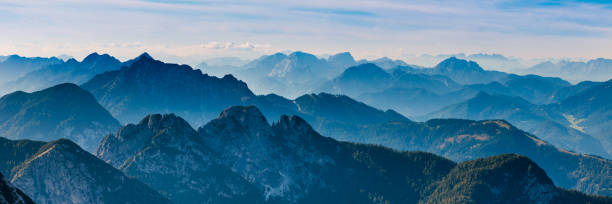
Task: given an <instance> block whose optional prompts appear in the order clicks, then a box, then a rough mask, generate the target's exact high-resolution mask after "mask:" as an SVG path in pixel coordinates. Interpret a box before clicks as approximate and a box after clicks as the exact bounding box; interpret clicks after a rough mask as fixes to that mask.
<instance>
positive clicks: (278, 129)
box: [98, 106, 607, 203]
mask: <svg viewBox="0 0 612 204" xmlns="http://www.w3.org/2000/svg"><path fill="white" fill-rule="evenodd" d="M493 125H504V123H498V124H493ZM501 128H504V127H501ZM508 128H509V127H508ZM470 138H471V137H470ZM468 139H469V138H468ZM457 140H460V139H457ZM449 145H450V144H449ZM98 156H99V157H100V158H102V159H103V160H105V161H107V162H109V163H111V164H113V165H115V166H117V167H119V168H120V169H122V170H123V171H124V172H126V173H127V174H128V175H132V176H135V177H136V178H139V179H142V180H143V181H144V182H145V183H147V184H149V185H151V186H153V188H155V189H157V190H159V191H161V192H163V193H164V194H165V195H167V196H169V197H170V198H171V199H172V200H173V201H175V202H181V203H202V202H221V201H223V202H226V203H228V202H230V203H241V202H245V199H246V200H248V202H249V203H254V202H261V203H372V202H382V203H386V202H388V203H418V202H423V203H427V202H441V203H444V202H449V203H452V201H466V203H483V202H484V203H486V202H487V200H488V199H490V200H492V201H498V202H502V203H503V202H505V201H507V200H511V201H516V202H540V203H556V202H560V201H561V200H560V199H561V198H563V199H565V198H572V199H574V200H581V201H588V202H595V203H597V202H602V203H603V202H607V200H606V198H595V197H589V196H585V195H583V194H579V193H574V194H572V192H568V191H565V190H562V189H558V188H556V187H555V186H554V184H553V183H552V181H551V179H550V178H548V177H547V176H546V174H545V173H544V171H543V170H542V169H540V168H539V167H538V166H537V165H536V164H535V163H533V162H532V161H531V160H529V159H528V158H526V157H522V156H518V155H511V154H510V155H502V156H498V157H491V158H486V159H480V160H474V161H468V162H464V163H459V164H456V163H454V162H452V161H450V160H447V159H444V158H442V157H439V156H436V155H433V154H429V153H423V152H398V151H394V150H391V149H388V148H385V147H382V146H376V145H363V144H355V143H346V142H338V141H336V140H333V139H331V138H327V137H323V136H321V135H319V134H318V133H317V132H316V131H314V130H313V129H312V127H311V126H310V125H309V124H308V123H307V122H306V121H304V120H303V119H301V118H300V117H297V116H281V118H280V120H278V121H277V122H274V123H273V124H269V123H268V121H267V120H266V118H265V117H264V116H263V114H262V113H261V112H260V111H259V110H258V109H257V108H255V107H253V106H247V107H244V106H235V107H230V108H227V109H225V110H224V111H223V112H222V113H221V114H220V115H219V117H218V118H217V119H214V120H212V121H211V122H209V123H207V124H206V125H204V126H202V127H200V128H199V129H198V131H197V133H196V132H195V131H194V130H193V129H192V128H191V127H189V125H188V124H187V123H186V122H185V121H184V120H182V119H181V118H179V117H176V116H174V115H150V116H147V117H146V118H145V119H143V120H142V121H141V122H140V123H138V124H136V125H128V126H125V127H124V128H122V129H121V130H120V131H119V132H118V133H117V134H116V135H109V136H107V138H106V139H105V140H104V142H103V143H102V144H101V145H100V148H99V149H98ZM458 189H459V190H458ZM189 196H191V197H189Z"/></svg>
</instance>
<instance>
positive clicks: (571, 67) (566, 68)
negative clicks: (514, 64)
mask: <svg viewBox="0 0 612 204" xmlns="http://www.w3.org/2000/svg"><path fill="white" fill-rule="evenodd" d="M520 73H530V74H537V75H541V76H555V77H561V78H563V79H565V80H568V81H570V82H572V83H578V82H581V81H607V80H609V79H610V78H612V60H610V59H604V58H597V59H592V60H589V61H586V62H577V61H568V60H563V61H560V62H556V63H555V62H550V61H546V62H542V63H539V64H537V65H534V66H533V67H531V68H529V69H526V70H521V71H520Z"/></svg>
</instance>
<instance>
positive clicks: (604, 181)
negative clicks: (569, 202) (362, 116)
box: [345, 119, 612, 195]
mask: <svg viewBox="0 0 612 204" xmlns="http://www.w3.org/2000/svg"><path fill="white" fill-rule="evenodd" d="M345 138H346V139H345V140H347V141H354V142H363V143H370V144H379V145H384V146H388V147H391V148H394V149H398V150H409V151H427V152H432V153H436V154H440V155H442V156H444V157H447V158H449V159H452V160H455V161H465V160H470V159H476V158H483V157H488V156H493V155H499V154H506V153H517V154H521V155H525V156H527V157H529V158H531V159H533V161H535V162H536V163H537V164H538V165H539V166H540V167H542V168H543V169H544V170H545V171H546V173H547V174H548V175H549V176H550V178H551V179H552V180H553V181H554V183H555V184H556V185H559V186H561V187H564V188H568V189H570V188H571V189H576V190H579V191H582V192H587V193H592V194H598V195H612V192H611V191H610V190H609V188H610V185H611V184H612V177H611V176H610V175H612V161H610V160H606V159H603V158H601V157H597V156H591V155H584V154H577V153H574V152H570V151H567V150H565V149H561V148H557V147H555V146H553V145H550V144H548V143H547V142H545V141H544V140H541V139H539V138H537V137H535V136H533V135H531V134H528V133H526V132H523V131H521V130H519V129H517V128H515V127H514V126H512V125H511V124H509V123H507V122H505V121H503V120H484V121H472V120H461V119H435V120H429V121H427V122H425V123H415V122H388V123H384V124H378V125H368V126H363V127H362V128H360V129H354V131H353V132H347V133H346V136H345Z"/></svg>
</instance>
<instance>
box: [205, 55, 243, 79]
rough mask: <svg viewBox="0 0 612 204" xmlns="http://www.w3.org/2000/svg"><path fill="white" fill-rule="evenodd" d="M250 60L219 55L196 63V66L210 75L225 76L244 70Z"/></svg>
mask: <svg viewBox="0 0 612 204" xmlns="http://www.w3.org/2000/svg"><path fill="white" fill-rule="evenodd" d="M249 62H250V60H244V59H240V58H237V57H219V58H211V59H206V60H204V61H203V62H201V63H200V64H198V65H196V67H195V68H196V69H200V70H202V72H204V73H206V74H209V75H213V76H217V77H223V76H225V75H227V74H232V73H237V72H239V71H241V70H243V69H244V68H243V66H244V65H246V64H247V63H249Z"/></svg>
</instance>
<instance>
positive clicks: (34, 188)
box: [2, 139, 169, 203]
mask: <svg viewBox="0 0 612 204" xmlns="http://www.w3.org/2000/svg"><path fill="white" fill-rule="evenodd" d="M2 146H3V147H12V148H11V149H3V151H4V152H3V153H7V154H13V155H15V156H16V157H15V158H17V159H14V160H12V161H7V160H4V159H6V158H3V161H2V162H3V163H5V164H12V165H11V168H10V169H11V176H10V181H11V183H13V184H14V185H15V186H17V187H18V188H20V189H22V190H23V192H25V193H26V194H27V195H30V196H31V197H32V199H33V200H34V201H36V203H169V201H168V200H167V199H166V198H164V197H163V196H161V195H160V194H159V193H158V192H156V191H155V190H153V189H151V188H149V187H148V186H146V185H145V184H143V183H141V182H140V181H137V180H135V179H132V178H129V177H127V176H125V175H124V174H123V173H122V172H121V171H119V170H117V169H115V168H113V167H112V166H110V165H108V164H106V163H105V162H103V161H101V160H99V159H98V158H96V157H95V156H93V155H91V154H90V153H88V152H87V151H85V150H83V149H81V148H80V147H79V146H78V145H77V144H75V143H73V142H71V141H69V140H66V139H61V140H56V141H53V142H48V143H43V142H33V141H28V140H22V141H11V140H6V139H4V140H2ZM35 146H37V147H38V148H35ZM24 147H27V148H24ZM23 149H29V150H33V151H27V152H23V151H22V150H23ZM20 156H24V157H22V159H23V160H22V161H20V160H21V159H20V158H18V157H20Z"/></svg>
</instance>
